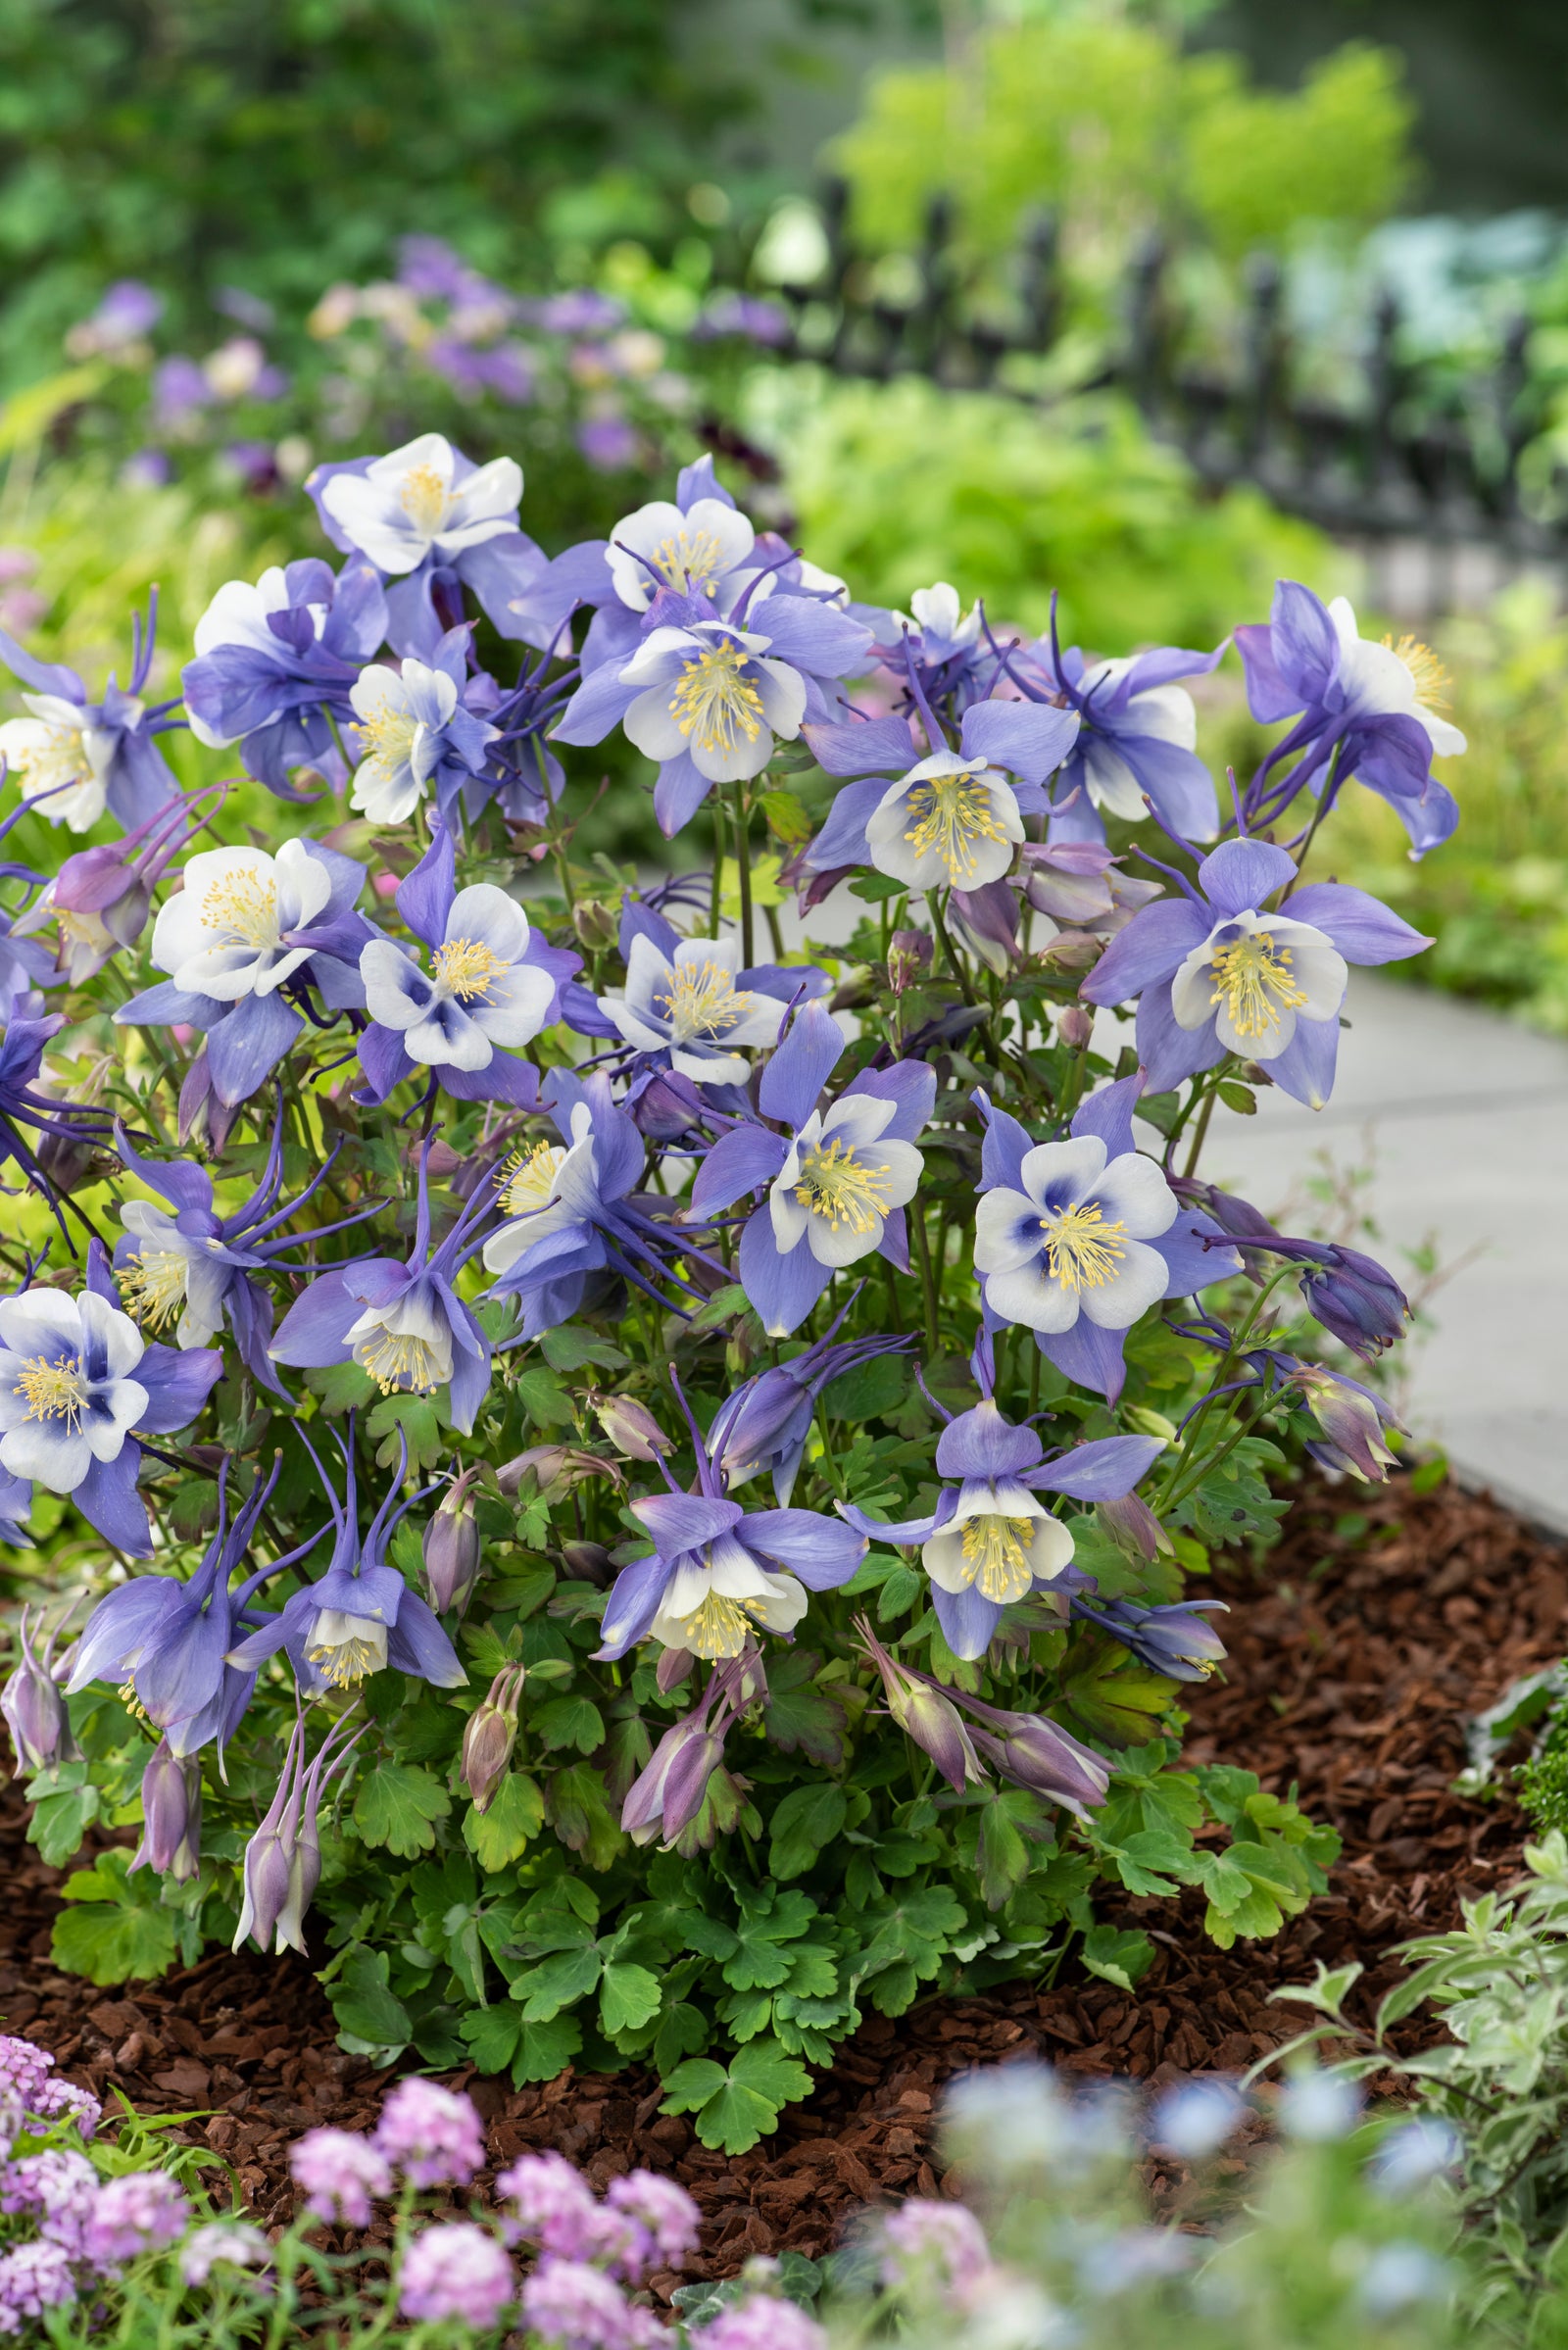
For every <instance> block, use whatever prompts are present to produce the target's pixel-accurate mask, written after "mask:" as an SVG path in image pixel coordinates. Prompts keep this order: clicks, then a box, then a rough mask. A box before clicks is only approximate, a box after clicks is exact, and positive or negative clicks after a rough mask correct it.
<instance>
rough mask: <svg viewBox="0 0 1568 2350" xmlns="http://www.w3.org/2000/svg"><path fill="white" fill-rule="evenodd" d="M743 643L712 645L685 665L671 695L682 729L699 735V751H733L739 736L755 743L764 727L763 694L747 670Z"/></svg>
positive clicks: (676, 721)
mask: <svg viewBox="0 0 1568 2350" xmlns="http://www.w3.org/2000/svg"><path fill="white" fill-rule="evenodd" d="M745 666H746V649H745V647H744V646H742V645H736V644H729V643H725V644H720V645H711V646H710V647H709V648H708V649H707V650H706V651H705V652H702V653H699V654H698V656H697V658H696V660H695V661H684V662H683V663H682V664H681V672H680V683H679V684H678V685H677V686H676V688H675V691H674V693H673V694H672V696H671V697H670V705H669V707H670V714H671V715H672V716H673V718H674V720H675V723H676V725H677V726H678V727H679V728H680V730H681V733H682V734H684V735H686V736H687V737H688V738H690V737H693V736H695V738H696V742H697V748H698V750H699V751H710V752H711V751H732V750H733V749H734V748H735V741H736V737H737V736H738V735H744V736H745V738H746V740H747V741H748V742H749V743H755V742H756V740H757V738H758V736H759V735H760V733H761V731H762V697H761V695H760V693H759V692H758V690H757V688H756V686H755V685H753V684H752V682H751V680H750V679H749V678H747V677H745V676H743V675H742V673H741V672H742V671H743V669H744V668H745Z"/></svg>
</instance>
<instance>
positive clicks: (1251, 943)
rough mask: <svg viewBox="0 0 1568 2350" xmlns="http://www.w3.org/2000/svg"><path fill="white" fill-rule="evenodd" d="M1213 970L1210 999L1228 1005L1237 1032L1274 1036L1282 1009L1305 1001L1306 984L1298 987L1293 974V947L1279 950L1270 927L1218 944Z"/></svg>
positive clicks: (1297, 1005)
mask: <svg viewBox="0 0 1568 2350" xmlns="http://www.w3.org/2000/svg"><path fill="white" fill-rule="evenodd" d="M1212 969H1213V974H1214V990H1213V993H1212V995H1211V996H1210V997H1209V999H1208V1000H1209V1002H1210V1004H1214V1005H1215V1006H1216V1007H1218V1006H1219V1005H1220V1004H1223V1005H1224V1007H1225V1009H1226V1011H1227V1012H1228V1013H1229V1015H1230V1022H1231V1026H1232V1027H1233V1028H1234V1029H1235V1031H1236V1033H1237V1035H1238V1036H1246V1037H1274V1036H1276V1035H1278V1033H1279V1027H1280V1020H1281V1016H1282V1014H1283V1013H1285V1012H1287V1011H1296V1010H1298V1009H1299V1006H1300V1005H1301V1004H1304V1003H1305V1002H1306V991H1305V989H1304V988H1300V987H1298V986H1297V984H1296V980H1295V978H1294V976H1293V975H1292V970H1291V951H1290V949H1289V947H1281V948H1279V949H1277V950H1276V948H1275V945H1274V940H1273V937H1272V935H1271V934H1270V933H1269V932H1268V931H1266V930H1254V931H1252V932H1251V933H1250V935H1249V936H1248V937H1246V938H1239V939H1233V940H1232V941H1231V943H1230V945H1229V946H1228V947H1216V948H1215V950H1214V955H1213V960H1212Z"/></svg>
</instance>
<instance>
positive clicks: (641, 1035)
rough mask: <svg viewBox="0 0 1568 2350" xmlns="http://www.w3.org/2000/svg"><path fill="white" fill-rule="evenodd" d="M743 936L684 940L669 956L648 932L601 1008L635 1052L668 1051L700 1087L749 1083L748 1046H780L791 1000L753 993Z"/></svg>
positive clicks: (674, 1064) (673, 1064)
mask: <svg viewBox="0 0 1568 2350" xmlns="http://www.w3.org/2000/svg"><path fill="white" fill-rule="evenodd" d="M740 966H741V947H740V941H739V939H737V938H734V937H729V938H716V939H681V940H679V941H678V943H677V944H676V946H675V947H674V949H673V951H672V953H670V954H668V955H665V954H664V953H662V950H661V949H660V948H659V947H658V946H656V944H655V943H654V941H653V939H651V938H650V937H649V936H648V935H647V933H646V932H645V931H639V932H638V933H637V935H636V936H635V937H634V938H633V939H632V941H631V943H630V946H629V948H628V950H627V955H626V985H625V988H624V989H623V990H618V991H615V990H613V991H612V992H611V993H609V994H608V995H604V996H601V997H600V998H599V1004H600V1008H601V1010H602V1011H603V1012H604V1013H605V1015H606V1017H607V1018H608V1019H609V1020H610V1021H611V1022H612V1023H613V1026H614V1028H615V1030H616V1032H617V1034H618V1035H619V1036H620V1037H621V1038H622V1039H623V1040H624V1042H625V1043H626V1044H628V1045H630V1046H631V1047H632V1049H633V1051H634V1052H637V1053H664V1054H667V1055H668V1060H669V1066H670V1067H671V1068H672V1069H675V1070H677V1071H678V1072H679V1073H680V1075H681V1076H683V1077H689V1078H691V1079H692V1081H693V1083H694V1084H698V1085H744V1084H745V1083H746V1080H747V1078H748V1077H749V1076H750V1075H751V1063H750V1062H749V1061H748V1060H747V1058H746V1055H745V1053H743V1052H741V1051H739V1050H738V1048H739V1047H742V1046H750V1047H757V1046H760V1045H776V1044H777V1043H778V1033H779V1030H780V1029H781V1028H782V1027H783V1025H784V1014H785V1010H786V1005H785V1004H783V1003H782V1002H780V1000H779V999H778V998H777V997H775V996H764V995H754V994H753V993H752V991H751V990H750V989H749V988H748V987H747V986H746V985H745V974H743V973H742V971H741V967H740Z"/></svg>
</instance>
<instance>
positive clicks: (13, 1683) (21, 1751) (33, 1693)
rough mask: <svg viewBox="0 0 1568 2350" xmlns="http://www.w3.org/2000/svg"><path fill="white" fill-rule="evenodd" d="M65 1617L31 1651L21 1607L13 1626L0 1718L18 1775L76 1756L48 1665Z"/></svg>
mask: <svg viewBox="0 0 1568 2350" xmlns="http://www.w3.org/2000/svg"><path fill="white" fill-rule="evenodd" d="M22 1492H23V1493H25V1495H26V1501H25V1504H24V1505H23V1506H22V1507H21V1509H20V1512H19V1515H20V1517H21V1518H23V1519H25V1517H26V1516H27V1513H28V1510H29V1509H30V1508H31V1506H32V1488H31V1486H30V1485H25V1486H24V1487H23V1488H22ZM19 1498H20V1497H19ZM13 1506H15V1504H13ZM10 1539H11V1540H13V1541H17V1540H25V1537H24V1536H23V1534H22V1528H21V1526H20V1525H17V1526H16V1529H15V1532H14V1533H13V1535H12V1536H11V1537H10ZM68 1612H69V1611H68ZM65 1620H66V1619H65V1617H64V1616H62V1617H60V1618H59V1619H58V1620H57V1622H56V1623H55V1624H54V1625H53V1626H52V1627H51V1628H50V1631H49V1635H48V1638H47V1639H46V1640H45V1641H44V1644H43V1646H42V1648H41V1649H38V1650H36V1651H35V1650H34V1648H33V1646H32V1638H31V1636H30V1634H29V1632H28V1629H27V1610H26V1609H25V1608H24V1609H23V1611H22V1616H21V1620H20V1622H19V1624H18V1626H17V1651H18V1657H19V1662H18V1664H17V1668H16V1670H15V1672H14V1673H13V1674H12V1675H11V1677H10V1679H9V1680H8V1681H7V1683H6V1685H5V1688H4V1689H0V1718H3V1719H4V1722H5V1726H6V1728H7V1729H8V1730H9V1731H10V1733H11V1743H12V1746H13V1747H14V1749H15V1751H16V1757H17V1772H16V1775H17V1777H18V1778H19V1779H24V1778H27V1777H30V1775H31V1774H32V1773H33V1772H34V1771H48V1770H52V1769H53V1768H54V1766H55V1765H56V1763H62V1762H74V1761H75V1760H76V1741H75V1739H74V1738H73V1736H72V1733H71V1717H70V1715H69V1714H68V1713H67V1711H66V1701H65V1699H64V1697H63V1696H62V1695H61V1693H60V1684H59V1681H58V1680H57V1678H56V1675H55V1669H54V1651H55V1642H56V1640H58V1639H59V1638H60V1633H61V1630H62V1627H63V1625H64V1623H65Z"/></svg>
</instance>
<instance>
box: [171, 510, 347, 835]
mask: <svg viewBox="0 0 1568 2350" xmlns="http://www.w3.org/2000/svg"><path fill="white" fill-rule="evenodd" d="M386 631H387V609H386V598H385V596H384V595H383V593H382V590H381V580H380V576H379V574H378V573H377V571H376V570H375V568H374V566H373V565H372V564H371V563H367V562H366V561H365V560H364V559H363V558H358V559H356V560H354V561H352V562H350V563H345V564H344V566H343V568H342V570H341V572H337V573H334V572H333V570H332V569H331V566H330V565H329V564H327V563H322V562H320V561H319V559H318V558H317V557H314V556H313V557H311V558H309V559H307V560H306V561H304V562H300V563H290V564H288V565H287V567H286V568H284V569H279V568H278V567H277V566H276V565H275V564H274V565H273V566H272V567H271V568H270V569H269V570H266V571H264V572H263V573H262V576H261V578H260V579H259V580H257V581H256V582H255V584H254V585H253V584H252V583H251V582H250V581H249V580H244V579H230V580H229V581H227V583H226V584H225V585H224V586H222V587H221V588H220V589H219V591H218V593H217V595H216V596H215V597H214V598H213V601H212V603H211V604H210V605H209V606H208V608H207V610H206V612H204V613H203V614H202V616H201V618H200V619H199V620H198V621H197V623H196V631H195V638H194V642H195V647H196V658H195V660H194V661H187V662H186V664H185V668H184V670H183V672H182V677H181V683H182V685H183V687H184V694H185V709H186V710H187V712H188V714H189V717H190V723H191V731H192V733H193V734H194V735H195V736H196V739H197V741H198V742H202V743H206V744H208V745H210V746H211V747H212V748H213V749H215V750H219V749H223V748H225V747H226V746H227V745H229V744H231V743H238V745H239V753H240V759H241V760H242V761H243V763H244V766H245V769H246V772H247V773H248V774H251V775H254V776H255V777H256V778H257V780H258V781H259V782H261V783H265V784H266V785H267V786H268V789H269V790H270V791H273V792H276V793H277V794H278V796H279V798H280V799H285V800H293V799H299V798H302V797H304V796H305V795H303V794H301V793H298V792H296V791H295V790H294V789H293V787H292V785H291V784H290V782H289V777H290V775H291V774H292V772H293V770H294V769H295V768H296V767H301V766H307V765H309V766H313V767H319V768H320V769H322V770H323V772H325V773H326V774H328V775H330V776H331V777H332V778H333V779H334V780H335V781H337V782H339V783H341V782H342V780H343V762H342V759H341V758H340V757H339V755H338V750H337V743H336V740H335V738H334V735H333V731H332V728H333V725H334V724H335V725H336V726H338V727H339V728H340V729H341V728H342V727H344V726H346V725H348V724H349V722H350V721H351V719H352V718H353V716H354V706H353V701H352V695H353V691H354V686H355V682H356V680H357V679H358V677H359V674H360V671H361V668H362V667H363V665H364V663H365V662H367V661H369V660H371V659H372V658H373V656H374V655H375V654H376V653H377V652H378V651H379V650H380V647H381V644H382V641H383V639H384V638H385V636H386Z"/></svg>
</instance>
